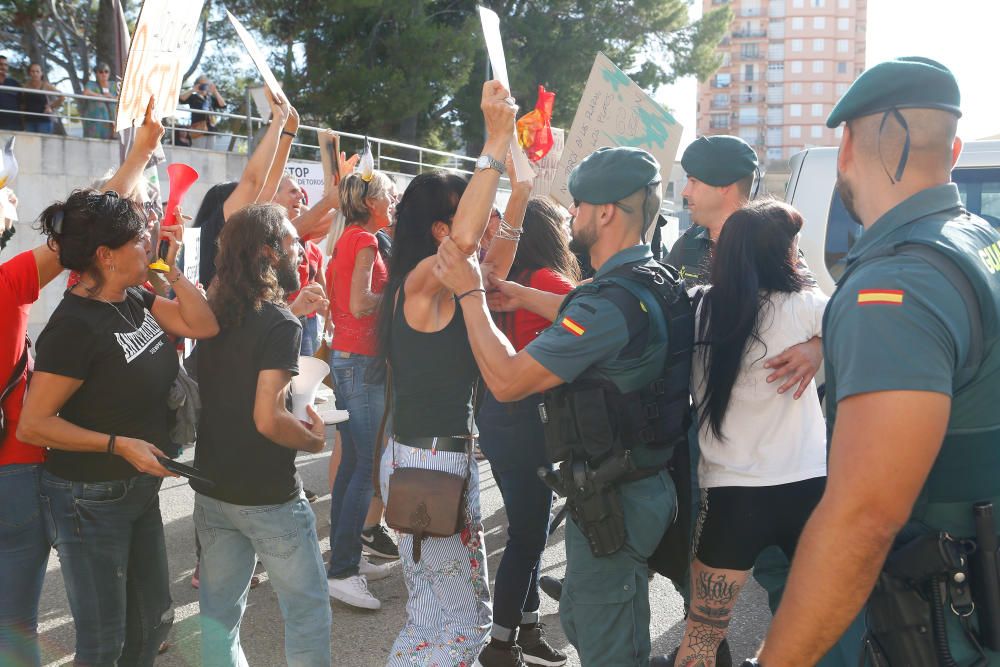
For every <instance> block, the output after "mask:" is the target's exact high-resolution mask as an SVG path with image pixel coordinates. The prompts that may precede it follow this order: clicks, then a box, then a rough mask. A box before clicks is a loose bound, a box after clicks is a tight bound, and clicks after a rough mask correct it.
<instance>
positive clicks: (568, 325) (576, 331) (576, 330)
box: [559, 317, 587, 336]
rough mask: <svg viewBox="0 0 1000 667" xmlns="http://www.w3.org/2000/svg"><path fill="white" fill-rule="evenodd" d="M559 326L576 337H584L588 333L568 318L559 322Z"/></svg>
mask: <svg viewBox="0 0 1000 667" xmlns="http://www.w3.org/2000/svg"><path fill="white" fill-rule="evenodd" d="M559 324H561V325H562V328H563V329H565V330H566V331H568V332H570V333H571V334H573V335H574V336H582V335H583V334H584V333H585V332H586V331H587V330H586V329H584V328H583V327H581V326H580V325H579V324H577V323H576V322H574V321H573V320H571V319H569V318H568V317H564V318H562V321H561V322H559Z"/></svg>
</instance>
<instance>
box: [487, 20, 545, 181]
mask: <svg viewBox="0 0 1000 667" xmlns="http://www.w3.org/2000/svg"><path fill="white" fill-rule="evenodd" d="M479 19H480V21H482V23H483V36H484V37H485V38H486V51H487V53H489V56H490V67H492V68H493V78H495V79H496V80H497V81H499V82H500V83H502V84H503V85H504V88H506V89H507V90H510V79H508V78H507V59H506V58H505V57H504V55H503V41H502V40H501V39H500V17H499V16H497V13H496V12H494V11H493V10H492V9H486V8H485V7H479ZM510 153H511V156H513V158H514V172H515V173H514V176H515V177H516V178H517V180H518V182H523V181H530V180H531V179H532V178H534V177H535V172H534V170H533V169H532V168H531V162H530V161H529V160H528V156H527V155H525V154H524V151H523V150H521V144H519V143H518V141H517V127H516V126H515V128H514V133H513V135H511V139H510Z"/></svg>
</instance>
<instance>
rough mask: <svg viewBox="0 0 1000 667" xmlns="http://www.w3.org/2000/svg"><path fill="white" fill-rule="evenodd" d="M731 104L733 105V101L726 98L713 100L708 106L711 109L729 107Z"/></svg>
mask: <svg viewBox="0 0 1000 667" xmlns="http://www.w3.org/2000/svg"><path fill="white" fill-rule="evenodd" d="M730 106H732V102H730V101H729V100H728V99H725V100H712V102H711V103H710V104H709V105H708V108H709V109H728V108H729V107H730Z"/></svg>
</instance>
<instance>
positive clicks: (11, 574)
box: [0, 116, 163, 667]
mask: <svg viewBox="0 0 1000 667" xmlns="http://www.w3.org/2000/svg"><path fill="white" fill-rule="evenodd" d="M162 132H163V127H162V125H160V123H159V122H157V121H153V120H151V118H150V117H148V116H147V118H146V120H145V122H144V124H143V126H142V127H141V128H139V130H138V131H137V132H136V136H135V143H134V144H133V147H132V150H131V152H129V154H128V156H127V157H126V158H125V162H123V163H122V166H121V168H120V169H119V170H118V172H117V173H116V174H115V175H114V176H113V177H112V178H111V179H110V180H109V181H108V182H107V183H106V184H105V186H104V188H105V189H106V190H112V191H115V192H119V193H125V192H131V191H132V190H133V189H135V185H136V183H138V182H139V179H140V177H141V175H142V170H143V169H144V168H145V166H146V163H147V162H148V161H149V157H150V155H152V153H153V149H154V148H155V147H156V144H157V143H158V141H159V137H160V134H161V133H162ZM62 270H63V267H62V266H60V264H59V255H58V252H57V250H56V248H53V247H50V246H49V245H48V244H42V245H40V246H38V247H36V248H34V249H33V250H26V251H24V252H22V253H20V254H19V255H15V256H14V257H13V258H12V259H10V260H8V261H7V262H4V263H3V264H0V322H3V323H4V325H3V326H0V392H3V389H4V387H6V386H7V383H8V381H9V380H14V378H13V377H12V376H13V375H15V374H17V375H18V376H19V377H18V379H17V381H16V383H15V385H14V387H13V390H12V391H11V392H10V393H9V394H8V395H7V397H6V398H5V399H4V400H3V402H2V405H0V407H2V409H3V412H4V416H5V426H6V433H5V434H4V435H0V591H2V594H0V665H25V666H26V667H29V666H36V665H39V664H40V663H41V656H40V654H39V650H38V634H37V626H38V599H39V597H40V595H41V593H42V581H43V579H44V578H45V567H46V564H47V563H48V559H49V550H50V546H49V541H48V538H47V537H46V534H45V523H44V517H43V514H42V509H41V505H40V502H39V491H40V487H39V479H40V477H41V472H42V466H41V464H42V463H43V462H44V461H45V450H44V449H42V448H40V447H35V446H33V445H29V444H27V443H25V442H22V441H21V440H19V439H18V437H17V433H16V432H17V425H18V422H19V421H20V417H21V405H22V404H23V403H24V394H25V390H26V388H27V382H26V376H27V372H26V370H27V369H23V370H21V372H20V373H17V371H18V370H19V367H20V365H21V361H22V359H23V358H26V359H27V360H28V362H29V363H30V356H28V355H29V351H28V347H27V331H28V313H29V311H30V309H31V305H32V304H33V303H34V302H35V301H36V300H37V299H38V294H39V291H40V290H41V288H43V287H45V285H47V284H48V283H49V282H51V281H52V280H54V279H55V278H56V277H57V276H58V275H59V274H60V273H62Z"/></svg>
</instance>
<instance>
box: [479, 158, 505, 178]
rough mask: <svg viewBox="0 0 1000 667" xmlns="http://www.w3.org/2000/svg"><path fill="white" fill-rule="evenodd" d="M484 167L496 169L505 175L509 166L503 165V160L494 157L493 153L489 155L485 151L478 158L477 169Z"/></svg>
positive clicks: (480, 169)
mask: <svg viewBox="0 0 1000 667" xmlns="http://www.w3.org/2000/svg"><path fill="white" fill-rule="evenodd" d="M483 169H496V170H497V172H498V173H499V174H500V175H501V176H503V175H504V174H506V173H507V168H506V167H504V166H503V162H499V161H498V160H495V159H493V156H492V155H487V154H485V153H483V154H482V155H480V156H479V159H478V160H476V171H482V170H483Z"/></svg>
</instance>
